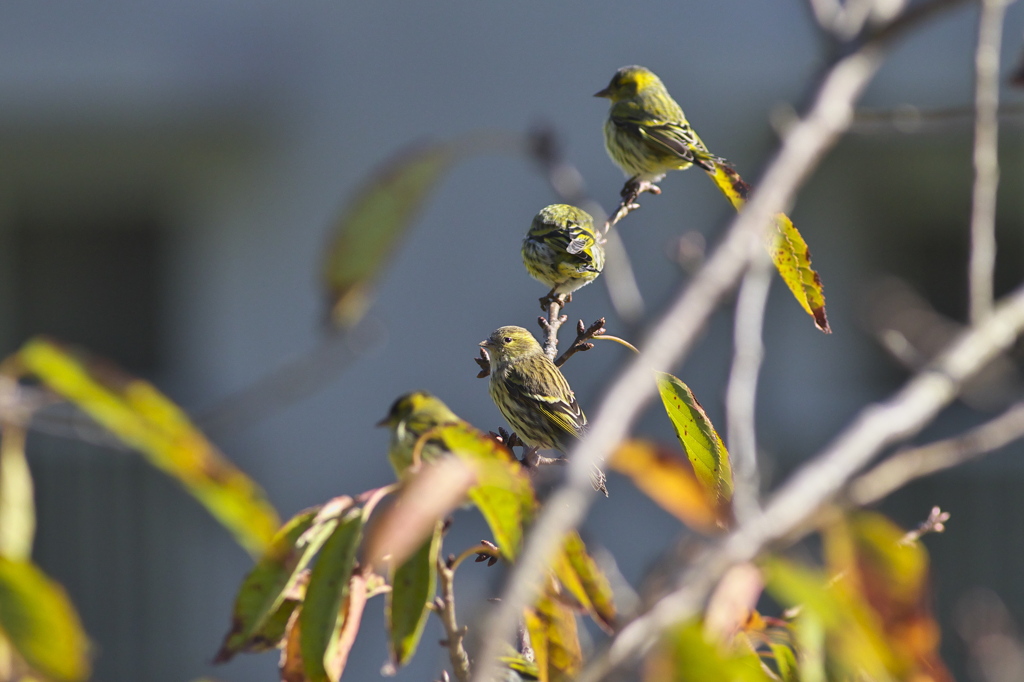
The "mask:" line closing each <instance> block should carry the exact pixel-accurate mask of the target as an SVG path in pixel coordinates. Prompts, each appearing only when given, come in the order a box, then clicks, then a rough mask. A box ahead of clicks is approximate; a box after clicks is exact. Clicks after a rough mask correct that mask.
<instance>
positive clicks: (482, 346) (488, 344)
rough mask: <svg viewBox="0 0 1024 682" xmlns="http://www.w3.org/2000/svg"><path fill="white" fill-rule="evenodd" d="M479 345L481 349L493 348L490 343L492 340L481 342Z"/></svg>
mask: <svg viewBox="0 0 1024 682" xmlns="http://www.w3.org/2000/svg"><path fill="white" fill-rule="evenodd" d="M478 345H479V346H480V347H481V348H490V347H491V342H490V340H489V339H484V340H483V341H481V342H480V343H479V344H478Z"/></svg>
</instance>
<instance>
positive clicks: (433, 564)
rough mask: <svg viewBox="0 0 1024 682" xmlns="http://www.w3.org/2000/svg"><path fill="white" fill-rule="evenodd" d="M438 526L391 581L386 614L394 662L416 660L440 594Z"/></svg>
mask: <svg viewBox="0 0 1024 682" xmlns="http://www.w3.org/2000/svg"><path fill="white" fill-rule="evenodd" d="M442 526H443V524H441V523H438V524H437V525H436V526H435V528H434V534H433V536H432V537H430V538H427V541H426V542H424V543H423V546H422V547H420V549H419V551H417V552H416V553H415V554H413V555H412V556H411V557H409V559H408V560H406V562H405V563H404V564H402V565H401V566H399V567H398V570H396V571H395V573H394V576H393V577H392V578H391V592H389V593H388V595H387V597H386V604H385V606H384V614H385V617H386V618H387V622H388V632H389V634H390V642H391V660H392V662H393V663H394V664H395V665H397V666H403V665H405V664H406V663H408V662H409V660H410V659H412V657H413V654H415V653H416V647H417V646H418V645H419V642H420V637H422V636H423V628H424V627H425V626H426V624H427V617H428V616H429V615H430V608H429V605H430V603H431V602H432V601H433V600H434V595H435V594H436V592H437V554H438V552H439V551H440V549H441V528H442Z"/></svg>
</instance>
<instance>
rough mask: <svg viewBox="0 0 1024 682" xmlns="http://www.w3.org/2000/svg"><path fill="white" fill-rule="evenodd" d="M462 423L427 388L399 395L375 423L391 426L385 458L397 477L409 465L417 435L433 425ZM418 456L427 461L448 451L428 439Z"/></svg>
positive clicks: (438, 443) (439, 443) (442, 444)
mask: <svg viewBox="0 0 1024 682" xmlns="http://www.w3.org/2000/svg"><path fill="white" fill-rule="evenodd" d="M462 423H464V422H463V420H462V419H460V418H459V417H458V416H457V415H456V414H455V413H454V412H452V411H451V410H450V409H448V406H447V405H445V404H444V402H442V401H441V400H440V399H439V398H436V397H434V396H433V395H431V394H430V393H427V392H426V391H413V392H412V393H406V394H405V395H403V396H401V397H399V398H398V399H397V400H395V402H394V403H393V404H392V405H391V409H390V410H388V415H387V416H386V417H384V419H381V420H380V421H379V422H377V426H386V427H388V428H389V429H391V443H390V447H389V448H388V460H389V461H390V462H391V466H392V467H393V468H394V470H395V474H396V475H397V476H399V477H401V476H402V474H403V472H405V470H406V469H408V468H409V466H410V465H412V461H413V451H414V450H415V448H416V444H417V443H418V442H419V440H420V437H421V436H423V434H425V433H427V432H428V431H430V430H431V429H433V428H436V427H438V426H445V425H448V424H462ZM420 447H421V450H420V458H421V459H423V460H430V459H432V458H436V457H439V456H440V455H442V454H443V453H445V452H447V448H445V446H444V443H442V442H440V441H439V440H436V439H432V438H428V439H426V440H425V441H424V442H423V444H422V445H421V446H420Z"/></svg>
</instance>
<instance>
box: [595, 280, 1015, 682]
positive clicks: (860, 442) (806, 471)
mask: <svg viewBox="0 0 1024 682" xmlns="http://www.w3.org/2000/svg"><path fill="white" fill-rule="evenodd" d="M1022 330H1024V288H1021V289H1018V290H1017V291H1015V292H1014V293H1013V294H1012V295H1011V296H1010V297H1008V298H1007V299H1006V300H1005V301H1004V302H1003V303H1002V304H1001V305H1000V306H999V307H998V308H997V309H996V310H995V311H994V312H993V314H992V315H991V316H990V317H989V318H988V319H987V320H986V321H985V322H983V323H982V324H980V325H976V326H974V327H971V328H970V329H969V330H968V331H966V332H965V333H963V334H962V335H960V336H959V337H958V338H957V339H956V340H955V341H954V342H953V343H952V344H950V346H949V348H948V349H947V350H946V351H945V352H943V353H942V354H941V355H940V356H939V357H938V358H937V359H936V360H935V361H934V362H933V363H931V364H930V365H929V366H928V367H926V368H925V369H923V370H922V371H921V372H920V373H918V374H917V375H916V376H914V378H913V379H911V380H910V381H909V382H908V383H907V384H906V385H905V386H904V387H903V389H902V390H901V391H899V392H898V393H897V394H896V395H895V396H893V397H892V398H891V399H890V400H888V401H887V402H885V403H881V404H875V405H871V406H869V407H867V408H865V409H864V410H862V411H861V413H860V414H859V415H858V417H857V418H856V419H855V420H854V422H853V423H852V424H851V425H850V426H849V427H847V428H846V429H845V430H844V431H843V432H842V433H841V434H840V435H839V436H838V438H836V440H835V441H833V443H832V444H831V445H830V446H829V447H828V448H826V449H825V450H824V451H823V452H822V453H821V454H820V455H819V456H818V457H815V458H814V460H812V461H811V463H810V464H808V465H806V466H805V467H803V468H802V469H800V470H799V471H798V472H797V473H796V474H794V475H793V477H792V478H791V479H790V480H789V481H788V482H787V483H786V484H785V485H783V486H782V488H781V489H780V490H779V491H778V492H777V493H776V494H775V495H774V496H773V497H772V500H771V501H770V503H769V504H768V506H767V507H765V510H764V513H763V514H761V515H759V516H757V517H756V518H754V519H751V521H750V522H748V523H745V524H743V525H741V526H740V527H739V528H737V529H736V530H735V531H733V532H732V533H730V534H729V535H728V536H727V537H726V538H725V539H724V540H723V541H722V542H720V543H719V544H718V545H717V546H716V547H714V548H713V549H712V550H710V551H708V552H707V553H705V554H704V555H703V556H702V557H701V558H700V559H698V560H697V561H696V562H694V564H693V566H692V567H691V568H690V569H689V570H688V571H687V572H686V573H685V574H684V575H683V576H682V577H681V578H680V580H679V587H678V588H677V589H676V590H675V591H674V592H673V593H671V594H669V595H668V596H666V597H664V598H663V599H661V600H659V601H658V603H657V604H655V606H654V607H653V608H652V609H651V610H650V611H648V612H647V613H646V614H644V615H643V616H641V617H639V618H637V619H636V620H634V621H633V622H632V623H630V624H629V625H627V626H626V627H625V628H623V629H622V630H621V631H620V632H619V635H618V636H617V637H616V638H615V640H614V642H613V643H612V646H611V647H610V648H609V649H608V651H607V652H605V653H604V654H603V655H602V656H599V657H598V658H597V659H596V660H595V661H594V663H593V664H591V666H589V667H588V668H587V669H586V670H584V672H583V674H582V675H580V677H579V678H578V680H579V682H594V681H595V680H599V679H602V678H603V677H604V676H605V674H606V673H607V672H608V671H610V670H612V669H615V668H617V667H619V666H621V665H624V664H626V663H629V662H631V661H633V660H635V659H636V658H637V657H638V656H640V655H642V654H643V653H644V652H646V651H647V650H648V649H649V648H650V646H651V645H652V643H653V642H655V641H656V640H657V636H658V634H659V633H661V632H663V631H664V630H665V629H667V628H668V627H671V626H672V625H673V624H675V623H678V622H680V621H682V620H686V619H687V618H692V617H693V616H695V615H696V614H697V613H698V612H699V610H700V608H701V605H702V604H703V602H704V599H705V598H706V597H707V594H708V592H709V591H710V590H711V588H712V587H713V586H714V584H715V583H716V582H717V580H718V577H719V576H720V575H721V574H722V572H723V571H725V570H726V569H727V568H728V567H729V566H732V565H734V564H737V563H740V562H744V561H750V560H752V559H754V558H755V557H756V556H757V555H758V554H760V553H761V552H762V551H764V550H765V549H766V548H767V547H769V546H770V545H771V544H772V543H774V542H777V541H779V540H782V539H783V538H788V539H794V537H795V536H796V535H797V534H798V532H799V531H800V530H801V529H806V528H807V521H808V520H809V519H811V518H812V517H813V516H814V515H815V514H816V513H817V512H818V511H819V510H820V509H821V507H822V506H823V505H824V504H826V503H827V502H829V501H830V500H832V499H833V498H834V497H835V496H836V495H837V494H838V493H839V492H840V491H841V490H842V488H843V486H845V485H846V483H847V482H848V481H849V480H850V479H851V478H852V477H853V476H854V475H855V474H856V473H857V471H859V470H860V469H862V468H863V467H864V466H865V465H866V464H867V463H868V462H869V461H870V460H871V459H872V458H873V457H874V456H875V455H877V453H878V452H879V451H881V450H882V448H884V447H886V446H887V445H890V444H892V443H893V442H895V441H897V440H899V439H902V438H906V437H907V436H909V435H912V434H913V433H916V432H917V431H919V430H920V429H921V428H922V427H923V426H924V425H925V424H927V423H928V422H929V421H931V420H932V419H933V418H934V417H935V415H936V414H938V412H939V410H941V409H942V408H943V407H945V406H946V405H947V404H948V403H949V402H950V401H951V400H952V399H953V398H954V397H955V396H956V393H957V390H959V388H960V387H961V386H962V385H963V383H964V382H965V381H966V380H967V379H968V378H970V377H971V375H972V374H973V373H974V372H976V371H977V370H978V369H979V368H981V367H983V366H984V365H985V363H987V362H988V361H990V360H991V359H992V358H993V357H995V356H996V355H997V354H998V353H1000V352H1002V351H1004V350H1006V349H1007V348H1008V347H1009V346H1010V345H1011V344H1012V343H1013V342H1014V340H1015V339H1016V338H1017V337H1018V336H1019V335H1020V333H1021V331H1022Z"/></svg>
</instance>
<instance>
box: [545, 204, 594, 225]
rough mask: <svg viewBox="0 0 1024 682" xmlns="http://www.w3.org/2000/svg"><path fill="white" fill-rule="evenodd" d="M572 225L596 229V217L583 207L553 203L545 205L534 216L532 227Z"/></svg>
mask: <svg viewBox="0 0 1024 682" xmlns="http://www.w3.org/2000/svg"><path fill="white" fill-rule="evenodd" d="M549 225H550V226H554V227H572V226H575V225H579V226H580V227H583V228H586V229H588V230H593V229H594V219H593V218H592V217H591V216H590V214H589V213H587V212H586V211H584V210H583V209H582V208H577V207H575V206H570V205H569V204H551V205H550V206H545V207H544V208H542V209H541V210H540V212H538V213H537V215H536V216H534V218H533V224H532V225H531V228H536V229H540V228H541V227H544V226H549Z"/></svg>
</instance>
